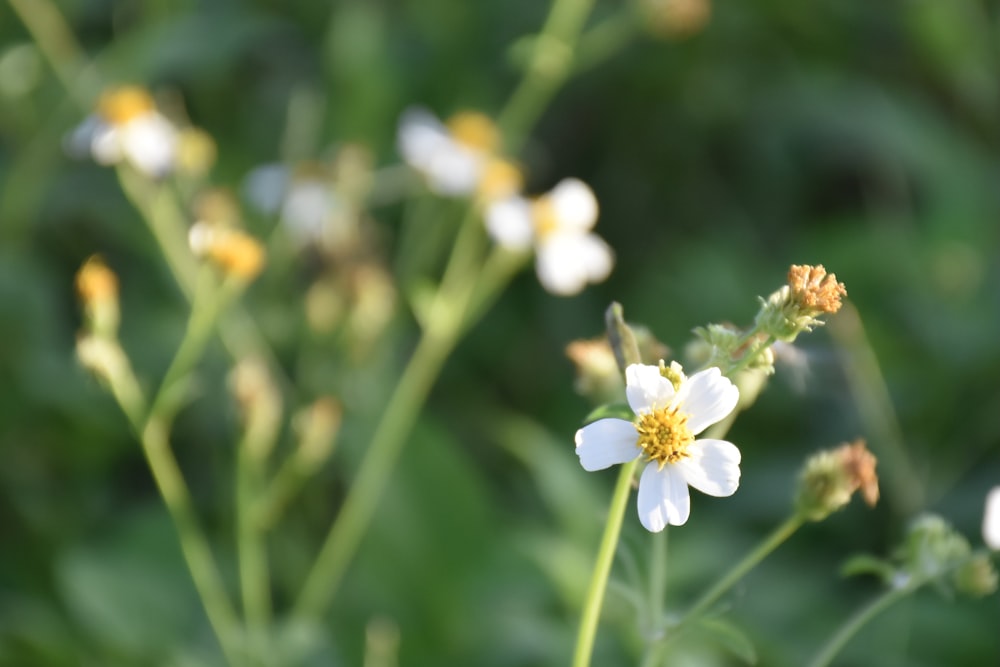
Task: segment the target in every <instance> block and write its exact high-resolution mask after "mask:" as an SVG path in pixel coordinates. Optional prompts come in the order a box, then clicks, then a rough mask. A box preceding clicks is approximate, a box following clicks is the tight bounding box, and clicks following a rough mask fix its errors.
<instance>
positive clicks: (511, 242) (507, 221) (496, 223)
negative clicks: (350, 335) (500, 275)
mask: <svg viewBox="0 0 1000 667" xmlns="http://www.w3.org/2000/svg"><path fill="white" fill-rule="evenodd" d="M485 217H486V231H487V232H488V233H489V235H490V238H492V239H493V240H494V241H496V242H497V244H498V245H500V246H502V247H504V248H507V249H508V250H527V249H528V248H530V247H531V241H532V238H533V237H534V233H535V232H534V227H533V226H532V222H531V204H530V203H529V202H528V201H527V200H526V199H524V198H523V197H508V198H506V199H501V200H498V201H495V202H493V203H491V204H490V205H489V206H487V207H486V213H485Z"/></svg>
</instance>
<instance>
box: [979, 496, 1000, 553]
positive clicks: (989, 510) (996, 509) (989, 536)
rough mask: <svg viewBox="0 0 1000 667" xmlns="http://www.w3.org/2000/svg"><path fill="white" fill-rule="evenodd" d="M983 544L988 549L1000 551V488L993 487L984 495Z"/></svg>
mask: <svg viewBox="0 0 1000 667" xmlns="http://www.w3.org/2000/svg"><path fill="white" fill-rule="evenodd" d="M983 542H985V543H986V546H988V547H989V548H990V549H993V550H994V551H1000V486H995V487H993V489H992V490H991V491H990V492H989V493H988V494H986V509H985V511H984V512H983Z"/></svg>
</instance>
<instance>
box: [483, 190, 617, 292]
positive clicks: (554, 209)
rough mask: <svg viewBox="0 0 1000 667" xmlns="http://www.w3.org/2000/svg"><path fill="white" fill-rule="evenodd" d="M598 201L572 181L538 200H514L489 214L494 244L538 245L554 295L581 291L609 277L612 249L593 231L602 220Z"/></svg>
mask: <svg viewBox="0 0 1000 667" xmlns="http://www.w3.org/2000/svg"><path fill="white" fill-rule="evenodd" d="M597 213H598V206H597V199H596V198H595V197H594V193H593V192H592V191H591V189H590V188H589V187H588V186H587V185H586V184H585V183H584V182H582V181H580V180H577V179H575V178H567V179H564V180H562V181H560V182H559V184H557V185H556V187H554V188H553V189H552V191H551V192H549V193H548V194H546V195H543V196H541V197H539V198H538V199H536V200H534V201H529V200H527V199H525V198H523V197H516V196H515V197H508V198H506V199H502V200H499V201H497V202H495V203H493V204H492V205H490V206H489V207H488V208H487V210H486V228H487V230H488V231H489V233H490V236H491V237H493V240H494V241H496V242H497V243H498V244H500V245H501V246H503V247H505V248H509V249H511V250H526V249H528V248H530V247H531V246H532V245H534V247H535V253H536V258H535V270H536V271H537V273H538V280H539V281H540V282H541V283H542V286H543V287H545V289H547V290H548V291H550V292H552V293H553V294H558V295H561V296H568V295H572V294H576V293H578V292H579V291H580V290H582V289H583V288H584V287H585V286H586V285H587V283H597V282H600V281H602V280H604V279H605V278H607V277H608V274H610V273H611V268H612V266H614V255H613V253H612V252H611V248H610V247H609V246H608V244H607V243H605V242H604V241H603V240H602V239H601V238H600V237H599V236H597V235H596V234H594V233H592V232H591V231H590V230H591V229H592V228H593V227H594V223H596V222H597Z"/></svg>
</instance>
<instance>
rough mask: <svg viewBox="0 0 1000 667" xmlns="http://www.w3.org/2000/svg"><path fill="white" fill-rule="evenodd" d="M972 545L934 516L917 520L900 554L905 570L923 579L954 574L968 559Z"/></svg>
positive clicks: (928, 515) (907, 534)
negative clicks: (953, 571)
mask: <svg viewBox="0 0 1000 667" xmlns="http://www.w3.org/2000/svg"><path fill="white" fill-rule="evenodd" d="M969 552H970V548H969V542H968V540H966V539H965V537H963V536H962V535H961V534H959V533H957V532H955V529H954V528H952V527H951V525H950V524H949V523H948V522H947V521H945V520H944V519H942V518H941V517H939V516H937V515H935V514H925V515H922V516H920V517H917V518H916V519H915V520H914V521H913V523H911V524H910V528H909V530H908V531H907V533H906V538H905V540H904V542H903V545H902V547H901V548H900V551H899V554H898V555H899V558H900V560H901V561H902V565H903V569H904V570H906V571H907V572H908V573H909V574H910V575H911V576H913V577H917V578H920V579H935V578H938V577H941V576H944V575H948V574H951V571H952V570H954V569H955V568H956V567H958V566H960V565H961V564H962V563H963V561H965V560H966V559H967V558H968V557H969Z"/></svg>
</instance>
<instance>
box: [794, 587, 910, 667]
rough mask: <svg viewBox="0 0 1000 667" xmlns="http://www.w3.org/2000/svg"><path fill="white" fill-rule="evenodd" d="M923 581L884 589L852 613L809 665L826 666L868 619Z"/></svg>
mask: <svg viewBox="0 0 1000 667" xmlns="http://www.w3.org/2000/svg"><path fill="white" fill-rule="evenodd" d="M921 585H922V582H920V581H910V582H909V583H907V584H906V585H903V586H897V587H894V588H890V589H888V590H886V591H884V592H883V593H882V594H881V595H879V596H878V597H876V598H875V599H874V600H872V601H871V602H869V603H868V604H866V605H865V606H863V607H861V608H860V609H858V610H857V611H856V612H855V613H854V614H852V615H851V616H850V617H849V618H848V619H847V620H846V621H845V622H844V624H843V625H841V626H840V628H839V629H838V630H837V631H836V632H835V633H834V634H833V636H832V637H830V639H829V640H827V642H826V643H825V644H824V645H823V647H822V648H821V649H820V650H819V652H817V653H816V655H815V656H814V657H813V659H812V660H810V661H809V667H826V666H827V665H829V664H830V663H831V662H832V661H833V659H834V658H835V657H836V656H837V654H838V653H840V651H841V649H843V648H844V646H846V645H847V642H849V641H850V640H851V638H852V637H854V635H855V634H857V632H858V630H860V629H861V628H862V627H864V626H865V625H866V624H867V623H868V621H870V620H872V619H873V618H875V617H876V616H877V615H878V614H880V613H882V612H883V611H885V610H886V609H888V608H889V607H890V606H892V605H893V604H895V603H896V602H898V601H899V600H902V599H903V598H905V597H906V596H908V595H910V594H911V593H913V592H914V591H915V590H917V589H918V588H920V586H921Z"/></svg>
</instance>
